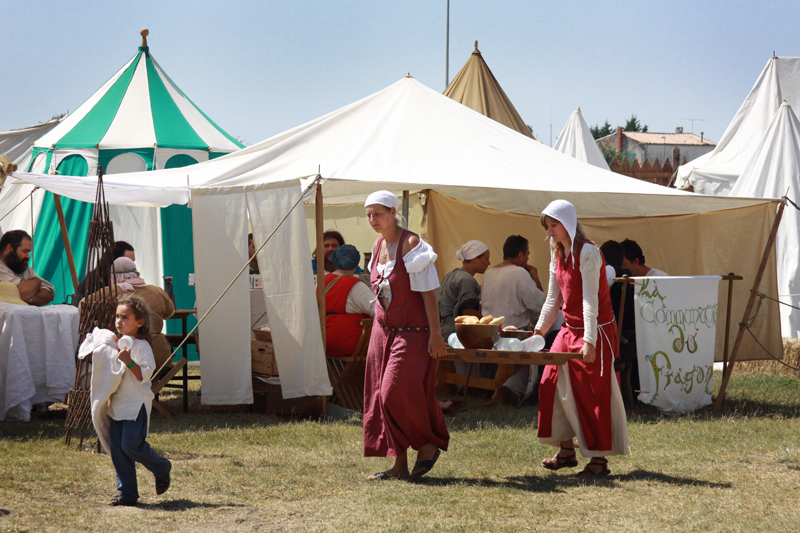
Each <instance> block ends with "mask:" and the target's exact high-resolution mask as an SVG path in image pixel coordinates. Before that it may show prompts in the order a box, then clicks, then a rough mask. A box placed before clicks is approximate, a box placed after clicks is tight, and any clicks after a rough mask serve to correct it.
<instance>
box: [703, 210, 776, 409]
mask: <svg viewBox="0 0 800 533" xmlns="http://www.w3.org/2000/svg"><path fill="white" fill-rule="evenodd" d="M784 207H786V200H781V202H780V204H779V205H778V213H777V214H776V215H775V222H773V224H772V231H770V233H769V239H767V245H766V246H765V247H764V254H763V255H762V256H761V264H760V265H759V266H758V272H756V278H755V279H754V280H753V289H752V290H751V291H750V299H748V300H747V307H745V308H744V315H743V316H742V321H741V322H739V333H737V334H736V341H734V343H733V349H731V355H730V360H729V361H728V363H727V365H725V368H724V370H723V371H722V383H721V384H720V386H719V393H718V394H717V399H716V401H715V402H714V410H715V411H719V410H720V409H722V404H723V403H724V402H725V390H726V389H727V388H728V381H729V380H730V379H731V374H732V373H733V365H734V363H736V354H737V353H738V352H739V346H740V345H741V344H742V339H743V338H744V330H745V328H746V327H747V321H748V320H750V313H751V312H752V311H753V305H755V303H756V298H757V296H758V295H757V294H756V291H757V290H758V287H759V286H760V285H761V278H762V277H763V276H764V271H765V270H766V269H767V261H769V256H770V252H771V251H772V247H773V246H774V245H775V236H776V235H777V234H778V226H779V225H780V223H781V217H782V216H783V208H784ZM726 340H727V337H726Z"/></svg>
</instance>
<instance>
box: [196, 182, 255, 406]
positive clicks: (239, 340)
mask: <svg viewBox="0 0 800 533" xmlns="http://www.w3.org/2000/svg"><path fill="white" fill-rule="evenodd" d="M192 204H193V206H194V207H193V209H192V229H193V231H194V235H195V236H196V237H195V247H194V255H195V279H196V287H195V288H196V294H197V314H198V318H200V317H202V316H204V315H205V313H206V312H207V311H208V310H209V309H210V308H211V306H212V305H213V304H214V302H215V301H216V299H217V298H218V297H219V295H220V294H222V292H223V291H224V290H225V288H226V287H227V286H228V283H230V280H231V279H233V277H234V276H235V275H236V274H237V273H238V272H239V270H240V269H241V267H242V265H243V264H245V262H246V261H247V217H246V216H245V209H246V207H245V195H244V193H243V192H239V193H233V194H218V195H214V194H203V193H198V194H193V198H192ZM201 243H207V245H206V246H203V245H201ZM200 328H201V329H200V337H199V339H200V341H199V348H200V357H201V361H202V365H203V396H202V403H203V404H206V405H241V404H250V403H253V385H252V376H251V365H250V335H251V333H250V294H249V283H248V280H247V276H239V277H238V278H237V279H236V281H235V282H234V283H233V286H232V287H231V288H230V290H229V291H228V292H227V293H226V294H225V296H223V297H222V299H221V300H220V301H219V303H217V305H216V307H215V308H214V311H213V312H211V313H209V315H208V317H207V318H206V320H205V321H204V322H203V323H202V325H201V326H200Z"/></svg>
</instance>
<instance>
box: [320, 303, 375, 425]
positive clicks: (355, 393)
mask: <svg viewBox="0 0 800 533" xmlns="http://www.w3.org/2000/svg"><path fill="white" fill-rule="evenodd" d="M372 320H373V319H371V318H365V319H364V320H362V321H361V327H362V328H364V330H363V331H362V332H361V337H360V338H359V339H358V344H356V348H355V350H353V353H352V354H351V355H344V356H338V357H334V356H328V357H326V361H327V362H328V376H329V377H330V379H331V386H332V387H333V396H331V399H330V401H331V403H333V404H335V405H338V406H341V407H346V408H347V409H351V410H353V411H357V412H359V413H363V412H364V372H365V370H366V361H367V349H369V337H370V334H371V333H372Z"/></svg>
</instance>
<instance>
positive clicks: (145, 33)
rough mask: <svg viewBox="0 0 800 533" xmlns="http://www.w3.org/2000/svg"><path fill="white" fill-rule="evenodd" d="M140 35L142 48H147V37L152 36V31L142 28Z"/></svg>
mask: <svg viewBox="0 0 800 533" xmlns="http://www.w3.org/2000/svg"><path fill="white" fill-rule="evenodd" d="M139 35H141V36H142V46H147V36H148V35H150V30H148V29H147V28H142V31H140V32H139Z"/></svg>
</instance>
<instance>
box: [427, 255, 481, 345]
mask: <svg viewBox="0 0 800 533" xmlns="http://www.w3.org/2000/svg"><path fill="white" fill-rule="evenodd" d="M456 259H458V260H459V261H461V267H459V268H456V269H454V270H453V271H452V272H450V273H449V274H447V275H446V276H445V277H444V280H443V281H442V288H441V293H440V295H439V321H440V322H441V324H442V337H444V339H445V340H447V338H448V337H450V335H452V334H453V333H455V331H456V324H455V319H456V317H457V316H462V315H472V316H478V317H479V316H481V286H480V285H479V284H478V281H477V280H476V279H475V274H483V273H484V272H486V269H487V268H489V265H490V263H489V247H488V246H486V245H485V244H483V243H482V242H481V241H475V240H472V241H469V242H468V243H466V244H465V245H464V246H462V247H461V249H460V250H459V251H457V252H456Z"/></svg>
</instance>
